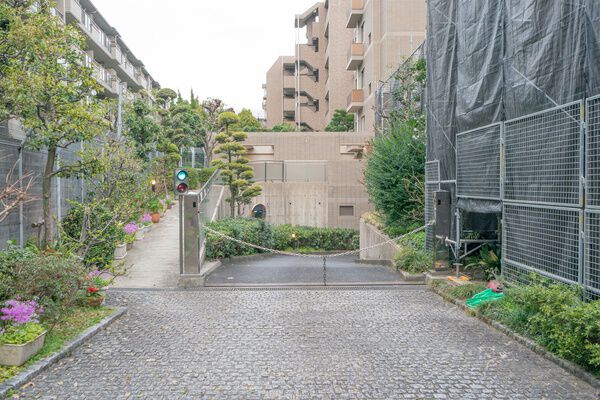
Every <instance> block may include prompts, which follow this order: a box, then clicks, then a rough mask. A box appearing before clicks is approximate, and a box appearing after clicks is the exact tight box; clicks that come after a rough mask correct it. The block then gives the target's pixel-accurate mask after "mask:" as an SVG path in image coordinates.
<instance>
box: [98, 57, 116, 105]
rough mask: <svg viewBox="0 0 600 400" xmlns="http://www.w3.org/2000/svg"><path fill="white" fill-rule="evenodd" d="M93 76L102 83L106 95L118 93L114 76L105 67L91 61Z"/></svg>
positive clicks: (112, 95) (111, 95)
mask: <svg viewBox="0 0 600 400" xmlns="http://www.w3.org/2000/svg"><path fill="white" fill-rule="evenodd" d="M92 68H93V69H94V77H95V78H96V80H97V81H98V82H99V83H100V84H101V85H102V87H103V88H104V91H105V95H106V96H107V97H115V96H117V95H118V89H117V80H116V76H115V75H114V74H113V73H111V72H109V71H108V70H107V69H105V68H104V67H103V66H102V65H100V64H98V63H96V62H93V63H92Z"/></svg>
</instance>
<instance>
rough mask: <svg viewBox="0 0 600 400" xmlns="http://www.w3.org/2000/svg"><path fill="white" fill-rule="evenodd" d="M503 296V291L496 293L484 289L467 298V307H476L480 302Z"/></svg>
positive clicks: (494, 299)
mask: <svg viewBox="0 0 600 400" xmlns="http://www.w3.org/2000/svg"><path fill="white" fill-rule="evenodd" d="M503 297H504V294H503V293H496V292H494V291H493V290H492V289H486V290H484V291H483V292H480V293H477V294H476V295H475V296H473V297H471V298H470V299H469V300H467V307H469V308H477V307H478V306H479V305H480V304H482V303H488V302H490V301H496V300H500V299H501V298H503Z"/></svg>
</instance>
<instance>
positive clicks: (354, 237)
mask: <svg viewBox="0 0 600 400" xmlns="http://www.w3.org/2000/svg"><path fill="white" fill-rule="evenodd" d="M292 235H295V237H293V236H292ZM273 236H274V246H275V249H277V250H289V249H294V248H308V249H316V250H320V251H333V250H355V249H358V247H359V235H358V232H357V231H355V230H353V229H343V228H314V227H308V226H292V225H280V226H276V227H274V228H273Z"/></svg>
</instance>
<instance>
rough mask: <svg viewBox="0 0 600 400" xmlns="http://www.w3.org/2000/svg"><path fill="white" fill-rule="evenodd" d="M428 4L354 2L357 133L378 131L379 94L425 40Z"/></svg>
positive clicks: (351, 54)
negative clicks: (377, 108) (378, 90)
mask: <svg viewBox="0 0 600 400" xmlns="http://www.w3.org/2000/svg"><path fill="white" fill-rule="evenodd" d="M426 23H427V4H426V1H425V0H352V5H351V9H350V10H349V13H348V20H347V25H346V27H347V28H348V30H352V32H353V36H354V40H353V42H352V44H351V46H350V49H349V51H348V64H347V66H346V69H347V70H348V71H352V72H353V74H354V83H353V87H352V90H351V93H350V94H349V95H348V103H347V110H348V111H349V112H353V113H354V114H355V118H354V120H355V130H356V131H357V132H373V131H374V129H375V106H376V98H375V92H376V90H377V87H378V85H379V83H380V82H381V81H384V80H386V79H387V78H389V76H390V75H391V74H392V73H393V72H394V71H396V69H398V67H399V66H400V64H401V63H402V62H403V61H404V60H406V59H407V58H408V57H409V56H410V55H411V54H412V53H413V52H414V51H415V50H416V49H417V48H418V47H419V46H420V45H421V43H423V42H424V40H425V34H426Z"/></svg>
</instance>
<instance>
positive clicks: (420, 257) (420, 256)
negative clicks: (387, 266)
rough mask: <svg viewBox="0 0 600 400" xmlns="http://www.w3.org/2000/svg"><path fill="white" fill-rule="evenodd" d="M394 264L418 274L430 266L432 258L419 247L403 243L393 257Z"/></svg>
mask: <svg viewBox="0 0 600 400" xmlns="http://www.w3.org/2000/svg"><path fill="white" fill-rule="evenodd" d="M394 266H395V267H396V268H397V269H401V270H402V271H406V272H408V273H411V274H420V273H423V272H427V271H428V270H430V269H431V268H432V266H433V258H432V256H431V255H430V254H428V253H426V252H425V251H424V250H422V249H420V248H416V247H414V246H412V245H410V244H409V245H404V246H402V247H401V248H400V251H398V254H396V256H395V257H394Z"/></svg>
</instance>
